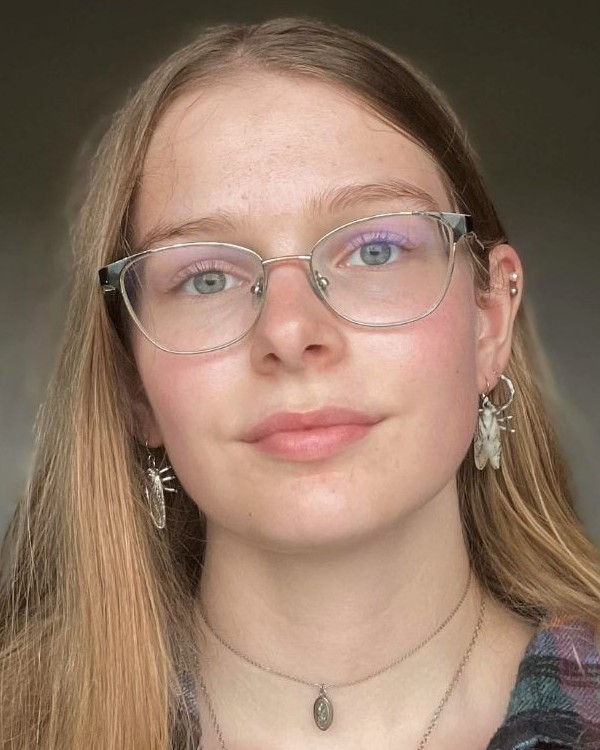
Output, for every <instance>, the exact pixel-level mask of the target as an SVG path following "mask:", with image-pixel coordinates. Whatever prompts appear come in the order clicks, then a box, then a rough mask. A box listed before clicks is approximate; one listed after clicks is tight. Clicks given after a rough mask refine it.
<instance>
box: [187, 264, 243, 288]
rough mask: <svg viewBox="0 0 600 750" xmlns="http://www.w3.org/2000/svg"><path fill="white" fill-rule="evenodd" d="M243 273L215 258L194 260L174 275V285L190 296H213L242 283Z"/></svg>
mask: <svg viewBox="0 0 600 750" xmlns="http://www.w3.org/2000/svg"><path fill="white" fill-rule="evenodd" d="M242 276H243V273H242V272H241V271H240V269H238V268H236V267H235V266H234V265H232V264H231V263H225V262H223V261H222V260H219V259H215V260H210V261H201V262H196V263H194V264H193V266H192V267H190V268H185V269H183V270H182V271H180V273H179V274H178V277H176V279H175V280H174V281H175V284H176V287H177V288H179V289H181V291H183V292H185V293H186V294H189V295H192V296H198V295H203V296H211V295H212V296H214V295H216V294H218V293H219V292H224V291H227V290H229V289H232V288H233V287H236V286H239V285H240V284H241V283H243V279H242Z"/></svg>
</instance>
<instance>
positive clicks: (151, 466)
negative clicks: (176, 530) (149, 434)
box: [144, 443, 176, 529]
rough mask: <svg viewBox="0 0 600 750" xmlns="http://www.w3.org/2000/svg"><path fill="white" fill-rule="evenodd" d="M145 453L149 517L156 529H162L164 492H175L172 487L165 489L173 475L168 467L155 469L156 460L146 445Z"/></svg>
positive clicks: (164, 519)
mask: <svg viewBox="0 0 600 750" xmlns="http://www.w3.org/2000/svg"><path fill="white" fill-rule="evenodd" d="M146 452H147V453H148V456H147V466H146V483H145V488H144V489H145V492H146V499H147V501H148V505H149V508H150V517H151V518H152V522H153V523H154V525H155V526H156V528H157V529H164V528H165V524H166V520H167V517H166V513H165V492H176V490H175V488H174V487H167V486H166V482H171V481H173V480H174V479H175V475H174V474H172V475H169V472H170V471H173V470H172V469H171V467H170V466H165V467H164V468H163V469H157V468H156V460H155V458H154V455H153V454H152V453H151V452H150V450H149V449H148V444H147V443H146ZM165 474H166V475H167V476H165Z"/></svg>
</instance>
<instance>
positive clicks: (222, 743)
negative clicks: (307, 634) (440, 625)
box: [198, 594, 485, 750]
mask: <svg viewBox="0 0 600 750" xmlns="http://www.w3.org/2000/svg"><path fill="white" fill-rule="evenodd" d="M484 615H485V598H484V596H483V594H482V596H481V606H480V608H479V617H478V618H477V623H476V625H475V629H474V630H473V634H472V635H471V640H470V641H469V645H468V646H467V650H466V651H465V653H464V654H463V657H462V659H461V660H460V663H459V665H458V667H457V669H456V671H455V672H454V675H453V676H452V680H451V682H450V684H449V685H448V687H447V688H446V692H445V693H444V696H443V698H442V700H441V701H440V703H439V705H438V706H437V708H436V709H435V711H434V713H433V716H432V717H431V719H430V721H429V724H428V725H427V729H426V730H425V732H424V734H423V736H422V737H421V741H420V742H419V744H418V746H417V750H423V748H424V747H425V745H426V744H427V741H428V740H429V736H430V735H431V733H432V732H433V729H434V727H435V725H436V724H437V721H438V719H439V718H440V716H441V714H442V711H443V710H444V707H445V706H446V704H447V703H448V700H449V699H450V696H451V695H452V691H453V690H454V688H455V687H456V684H457V682H458V680H459V679H460V676H461V674H462V673H463V671H464V668H465V666H466V665H467V662H468V661H469V657H470V656H471V654H472V653H473V649H474V648H475V643H476V642H477V638H478V637H479V633H480V631H481V627H482V625H483V618H484ZM198 684H199V686H200V689H201V690H202V692H203V694H204V699H205V701H206V705H207V706H208V714H209V716H210V720H211V723H212V725H213V729H214V730H215V734H216V735H217V739H218V740H219V745H220V747H221V750H228V748H227V745H226V744H225V740H224V739H223V732H222V731H221V727H220V726H219V722H218V720H217V714H216V713H215V709H214V706H213V704H212V700H211V698H210V695H209V694H208V690H207V689H206V685H205V684H204V681H203V680H202V677H199V678H198ZM306 684H312V683H306ZM199 750H204V745H203V743H202V742H201V743H200V747H199Z"/></svg>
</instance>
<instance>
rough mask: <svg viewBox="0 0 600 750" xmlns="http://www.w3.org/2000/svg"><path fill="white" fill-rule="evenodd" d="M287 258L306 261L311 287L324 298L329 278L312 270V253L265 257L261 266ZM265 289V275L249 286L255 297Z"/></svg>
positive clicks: (286, 259) (260, 295) (319, 296)
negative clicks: (308, 267)
mask: <svg viewBox="0 0 600 750" xmlns="http://www.w3.org/2000/svg"><path fill="white" fill-rule="evenodd" d="M288 260H304V261H307V262H308V263H309V265H310V273H309V275H308V278H309V281H310V285H311V288H312V290H313V292H314V293H315V294H316V295H317V297H318V298H319V299H321V300H324V299H325V292H326V290H327V287H328V286H329V279H327V278H326V277H325V276H323V275H322V274H320V273H319V272H318V271H313V268H312V255H280V256H279V257H277V258H267V259H266V260H262V261H261V263H262V267H263V268H266V267H267V266H271V265H273V264H274V263H283V262H285V261H288ZM266 290H267V275H266V273H265V275H264V276H263V278H262V279H260V280H259V281H257V282H256V283H255V284H253V285H252V286H251V287H250V292H251V294H253V295H254V296H255V297H257V298H259V299H260V298H261V297H263V296H264V294H265V292H266Z"/></svg>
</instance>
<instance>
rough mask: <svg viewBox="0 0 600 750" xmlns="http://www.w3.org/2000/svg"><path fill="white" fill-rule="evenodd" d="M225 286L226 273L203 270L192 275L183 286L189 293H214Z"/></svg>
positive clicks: (220, 290)
mask: <svg viewBox="0 0 600 750" xmlns="http://www.w3.org/2000/svg"><path fill="white" fill-rule="evenodd" d="M226 286H227V274H224V273H223V272H222V271H205V272H204V273H198V274H196V275H195V276H192V277H191V279H189V280H188V281H187V282H186V283H185V284H184V286H183V288H184V290H185V291H186V292H188V293H190V294H193V293H194V292H198V294H216V293H217V292H222V291H223V290H224V289H225V288H226Z"/></svg>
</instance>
